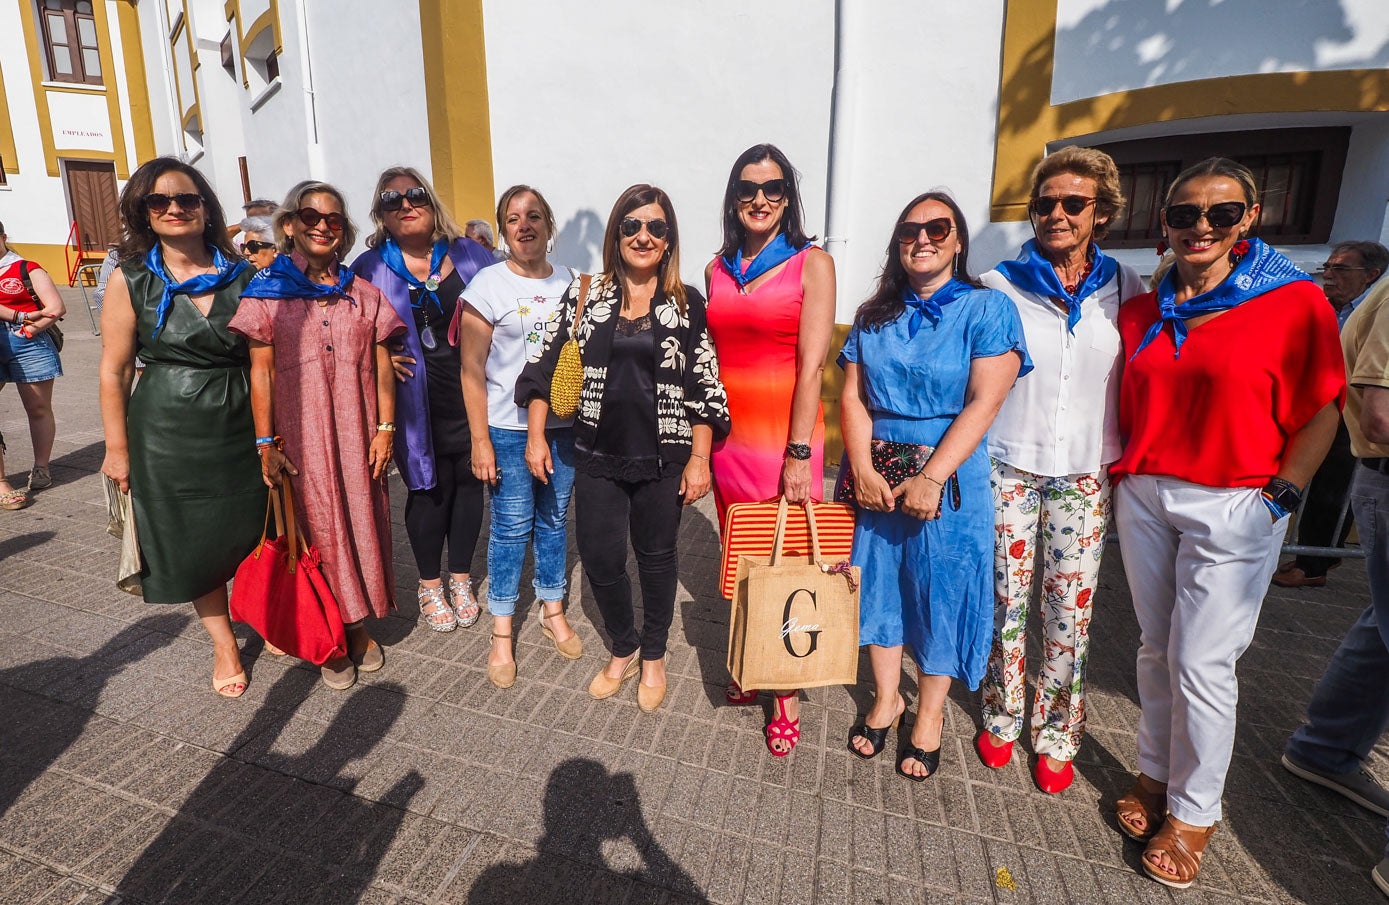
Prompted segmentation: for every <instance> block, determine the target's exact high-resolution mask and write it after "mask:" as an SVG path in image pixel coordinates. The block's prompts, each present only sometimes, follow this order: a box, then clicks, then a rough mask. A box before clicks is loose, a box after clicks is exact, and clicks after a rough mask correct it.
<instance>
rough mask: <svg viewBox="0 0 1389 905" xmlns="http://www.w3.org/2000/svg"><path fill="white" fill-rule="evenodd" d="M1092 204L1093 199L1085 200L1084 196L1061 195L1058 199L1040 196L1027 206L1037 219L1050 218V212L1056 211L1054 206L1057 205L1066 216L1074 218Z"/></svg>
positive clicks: (1053, 196)
mask: <svg viewBox="0 0 1389 905" xmlns="http://www.w3.org/2000/svg"><path fill="white" fill-rule="evenodd" d="M1094 203H1095V199H1094V198H1087V197H1085V196H1084V195H1061V196H1059V197H1058V196H1056V195H1042V196H1040V197H1038V198H1035V199H1033V201H1032V204H1031V205H1029V206H1030V207H1031V208H1032V213H1034V214H1036V215H1037V216H1038V217H1050V216H1051V212H1052V211H1054V210H1056V205H1058V204H1059V205H1061V210H1063V211H1065V212H1066V214H1067V215H1068V216H1071V217H1075V216H1078V215H1079V214H1080V212H1081V211H1083V210H1085V209H1086V208H1087V207H1089V206H1090V205H1092V204H1094Z"/></svg>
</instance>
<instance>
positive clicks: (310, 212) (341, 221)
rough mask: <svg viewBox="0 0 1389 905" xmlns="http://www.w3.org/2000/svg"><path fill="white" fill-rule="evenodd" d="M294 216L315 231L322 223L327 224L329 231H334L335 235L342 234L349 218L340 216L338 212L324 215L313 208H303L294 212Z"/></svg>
mask: <svg viewBox="0 0 1389 905" xmlns="http://www.w3.org/2000/svg"><path fill="white" fill-rule="evenodd" d="M294 216H296V217H298V218H299V222H300V223H302V224H304V225H305V226H307V227H308V228H309V229H313V228H314V227H315V226H317V225H318V224H320V223H326V224H328V229H330V230H332V231H333V232H335V233H340V232H342V228H343V227H344V226H345V225H346V224H347V218H346V217H344V216H343V215H342V214H339V213H338V212H337V211H334V212H333V213H331V214H324V213H320V212H318V211H316V210H314V209H313V208H311V207H301V208H300V209H299V210H297V211H295V212H294Z"/></svg>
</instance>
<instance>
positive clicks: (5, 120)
mask: <svg viewBox="0 0 1389 905" xmlns="http://www.w3.org/2000/svg"><path fill="white" fill-rule="evenodd" d="M5 98H6V94H5V72H4V70H3V69H0V157H3V158H4V166H5V172H6V173H18V172H19V153H18V152H17V151H16V150H15V146H14V125H13V124H12V123H11V122H10V103H9V101H7V100H6V99H5Z"/></svg>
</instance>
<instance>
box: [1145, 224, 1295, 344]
mask: <svg viewBox="0 0 1389 905" xmlns="http://www.w3.org/2000/svg"><path fill="white" fill-rule="evenodd" d="M1311 279H1312V278H1311V277H1309V276H1308V275H1307V274H1305V273H1303V272H1302V271H1301V270H1299V269H1298V266H1297V265H1296V264H1294V263H1293V262H1292V261H1290V260H1289V259H1288V258H1287V257H1285V256H1284V255H1283V254H1281V253H1280V252H1278V251H1275V250H1274V248H1273V246H1272V245H1269V244H1268V243H1267V242H1265V241H1263V240H1262V239H1250V240H1249V251H1248V253H1246V254H1245V256H1244V257H1243V258H1241V259H1240V260H1239V261H1238V262H1236V264H1235V266H1234V269H1232V270H1231V271H1230V273H1229V275H1228V276H1226V277H1225V279H1224V280H1222V281H1221V282H1220V284H1219V285H1218V286H1216V287H1215V288H1214V289H1210V290H1207V291H1206V292H1203V293H1201V294H1200V295H1197V296H1193V297H1192V298H1190V299H1187V300H1186V301H1185V302H1183V303H1182V304H1180V305H1178V304H1177V268H1175V267H1173V268H1172V269H1171V270H1169V271H1168V272H1167V276H1165V277H1163V278H1162V282H1161V283H1160V284H1158V288H1157V302H1158V313H1159V315H1160V317H1159V318H1158V320H1156V321H1154V322H1153V325H1152V326H1151V327H1149V328H1148V332H1147V333H1146V334H1144V336H1143V342H1141V343H1139V344H1138V348H1137V349H1136V350H1135V351H1134V353H1133V355H1130V356H1129V361H1133V359H1134V358H1135V357H1136V356H1137V355H1138V353H1139V352H1142V351H1143V350H1144V349H1146V348H1148V346H1149V344H1151V343H1152V342H1153V340H1155V339H1157V338H1158V335H1159V334H1160V333H1162V328H1163V326H1164V325H1166V324H1171V325H1172V344H1173V345H1174V346H1175V347H1176V351H1175V352H1174V353H1173V355H1172V357H1173V358H1178V357H1180V356H1181V354H1182V343H1184V342H1186V337H1187V326H1186V322H1187V319H1188V318H1192V317H1199V316H1200V315H1202V314H1214V313H1216V312H1218V311H1229V310H1230V309H1231V308H1235V307H1238V306H1240V305H1243V304H1244V303H1245V302H1247V301H1249V300H1250V299H1252V298H1256V297H1258V296H1261V295H1263V294H1264V293H1266V292H1272V291H1273V290H1274V289H1277V288H1279V287H1280V286H1286V285H1288V284H1289V283H1295V282H1297V281H1298V280H1309V281H1310V280H1311Z"/></svg>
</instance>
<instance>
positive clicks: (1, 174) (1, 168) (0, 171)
mask: <svg viewBox="0 0 1389 905" xmlns="http://www.w3.org/2000/svg"><path fill="white" fill-rule="evenodd" d="M4 184H5V158H4V156H3V155H0V185H4Z"/></svg>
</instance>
